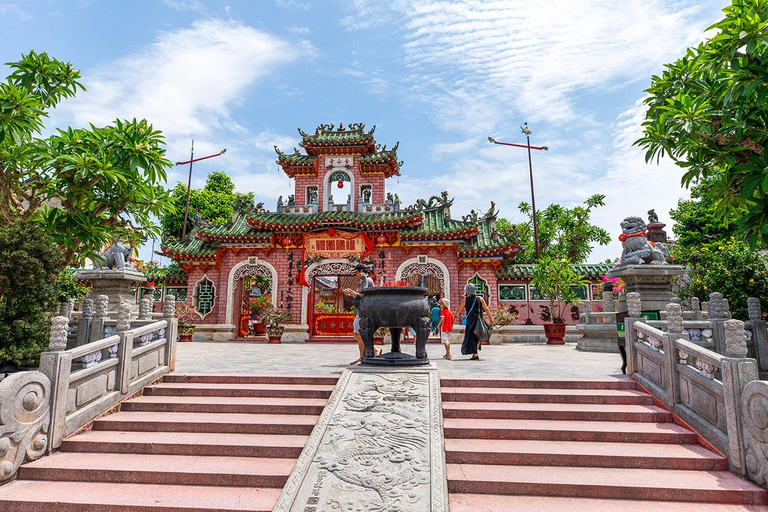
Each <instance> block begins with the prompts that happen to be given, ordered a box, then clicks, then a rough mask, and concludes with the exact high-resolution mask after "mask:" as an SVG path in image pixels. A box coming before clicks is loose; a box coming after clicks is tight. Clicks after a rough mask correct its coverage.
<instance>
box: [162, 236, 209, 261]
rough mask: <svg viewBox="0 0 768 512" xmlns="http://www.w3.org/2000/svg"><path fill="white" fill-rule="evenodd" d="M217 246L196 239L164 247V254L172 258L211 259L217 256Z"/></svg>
mask: <svg viewBox="0 0 768 512" xmlns="http://www.w3.org/2000/svg"><path fill="white" fill-rule="evenodd" d="M216 249H217V246H216V245H215V244H209V243H207V242H204V241H202V240H200V239H199V238H194V239H192V240H189V241H185V242H175V243H171V244H168V245H165V246H163V252H164V253H165V254H167V255H169V256H171V257H173V256H176V257H181V258H183V257H184V256H194V257H195V258H198V259H211V258H213V257H214V256H216Z"/></svg>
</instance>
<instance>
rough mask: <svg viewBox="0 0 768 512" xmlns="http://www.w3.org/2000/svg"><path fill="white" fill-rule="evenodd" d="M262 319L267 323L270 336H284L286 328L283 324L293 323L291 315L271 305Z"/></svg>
mask: <svg viewBox="0 0 768 512" xmlns="http://www.w3.org/2000/svg"><path fill="white" fill-rule="evenodd" d="M262 318H263V319H264V320H265V321H266V322H267V334H269V335H270V336H280V335H282V334H283V330H284V329H285V326H284V325H283V324H285V323H287V322H290V321H291V315H290V314H289V313H285V312H283V311H281V310H280V308H278V307H275V306H273V305H272V304H271V303H270V304H269V306H268V307H267V309H266V310H265V311H264V313H263V314H262Z"/></svg>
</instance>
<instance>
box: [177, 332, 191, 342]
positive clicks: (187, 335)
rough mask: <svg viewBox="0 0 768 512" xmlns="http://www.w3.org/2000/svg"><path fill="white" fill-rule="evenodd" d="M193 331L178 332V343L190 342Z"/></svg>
mask: <svg viewBox="0 0 768 512" xmlns="http://www.w3.org/2000/svg"><path fill="white" fill-rule="evenodd" d="M193 332H194V331H192V330H190V331H184V332H181V331H179V342H185V341H192V333H193Z"/></svg>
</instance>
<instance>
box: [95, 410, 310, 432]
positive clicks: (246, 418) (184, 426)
mask: <svg viewBox="0 0 768 512" xmlns="http://www.w3.org/2000/svg"><path fill="white" fill-rule="evenodd" d="M317 418H318V417H317V416H310V415H293V414H213V413H190V412H118V413H116V414H110V415H109V416H104V417H103V418H100V419H98V420H96V421H94V422H93V429H94V430H122V431H126V430H143V431H152V432H226V433H231V434H299V435H303V434H310V433H311V432H312V429H313V428H314V426H315V423H317Z"/></svg>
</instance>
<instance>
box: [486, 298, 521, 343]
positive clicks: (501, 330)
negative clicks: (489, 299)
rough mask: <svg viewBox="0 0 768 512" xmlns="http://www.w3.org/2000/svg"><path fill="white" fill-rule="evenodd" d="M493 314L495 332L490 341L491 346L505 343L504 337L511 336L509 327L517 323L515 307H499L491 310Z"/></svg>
mask: <svg viewBox="0 0 768 512" xmlns="http://www.w3.org/2000/svg"><path fill="white" fill-rule="evenodd" d="M491 313H493V331H492V333H491V339H490V340H489V341H490V343H491V345H495V344H499V343H503V342H504V336H505V335H510V334H511V332H510V329H509V326H510V325H513V324H514V323H515V322H516V321H517V315H518V312H517V309H516V308H515V307H514V306H510V307H506V308H505V307H503V306H498V307H497V308H496V309H494V308H491Z"/></svg>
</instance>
